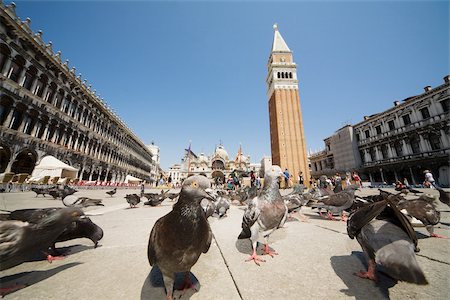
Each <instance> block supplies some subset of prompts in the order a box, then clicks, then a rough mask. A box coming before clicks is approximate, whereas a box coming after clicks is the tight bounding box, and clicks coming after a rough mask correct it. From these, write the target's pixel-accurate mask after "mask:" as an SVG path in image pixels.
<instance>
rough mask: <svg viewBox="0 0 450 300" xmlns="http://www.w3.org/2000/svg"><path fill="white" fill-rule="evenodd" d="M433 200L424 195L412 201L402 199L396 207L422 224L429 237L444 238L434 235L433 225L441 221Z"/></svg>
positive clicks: (431, 197)
mask: <svg viewBox="0 0 450 300" xmlns="http://www.w3.org/2000/svg"><path fill="white" fill-rule="evenodd" d="M434 200H435V198H434V197H433V196H432V195H429V194H424V195H421V196H420V197H419V198H417V199H413V200H406V199H402V200H400V201H398V203H396V205H397V208H398V209H399V210H400V211H402V210H405V211H406V213H407V214H408V215H410V216H412V217H414V218H416V219H417V220H419V221H420V222H422V224H423V225H424V226H425V228H426V229H427V231H428V232H429V233H430V236H431V237H436V238H446V237H445V236H442V235H439V234H435V233H434V225H436V224H438V223H439V221H440V219H441V214H440V212H439V211H438V210H437V209H436V206H435V205H434V204H433V201H434Z"/></svg>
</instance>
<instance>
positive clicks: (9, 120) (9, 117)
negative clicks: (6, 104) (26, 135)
mask: <svg viewBox="0 0 450 300" xmlns="http://www.w3.org/2000/svg"><path fill="white" fill-rule="evenodd" d="M15 111H16V107H15V106H14V105H13V106H11V109H10V110H9V113H8V115H7V116H6V119H5V122H3V125H4V126H6V127H8V128H10V125H11V121H12V118H13V116H14V112H15Z"/></svg>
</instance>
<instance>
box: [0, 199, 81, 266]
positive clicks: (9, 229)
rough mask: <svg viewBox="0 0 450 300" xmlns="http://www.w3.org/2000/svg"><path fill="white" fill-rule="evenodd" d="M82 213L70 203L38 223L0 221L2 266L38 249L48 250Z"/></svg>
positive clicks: (27, 255) (31, 256)
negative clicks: (67, 206) (68, 206)
mask: <svg viewBox="0 0 450 300" xmlns="http://www.w3.org/2000/svg"><path fill="white" fill-rule="evenodd" d="M82 215H83V212H82V211H81V210H80V209H79V208H72V207H70V208H62V209H57V210H54V211H51V212H50V213H49V214H48V215H47V216H45V217H43V218H41V219H40V220H38V222H37V223H28V222H22V221H16V220H11V221H2V222H0V270H2V271H3V270H6V269H9V268H12V267H15V266H17V265H20V264H22V263H23V262H26V261H28V260H29V259H32V258H33V256H34V255H35V254H36V253H37V252H39V251H42V252H46V251H47V250H48V248H49V247H50V246H51V245H53V243H54V242H55V240H56V239H57V238H58V236H59V235H61V233H62V232H63V231H64V230H65V228H66V227H67V226H68V225H69V224H71V223H72V222H74V221H75V220H77V219H78V218H79V217H80V216H82ZM47 258H48V259H50V255H49V256H48V257H47Z"/></svg>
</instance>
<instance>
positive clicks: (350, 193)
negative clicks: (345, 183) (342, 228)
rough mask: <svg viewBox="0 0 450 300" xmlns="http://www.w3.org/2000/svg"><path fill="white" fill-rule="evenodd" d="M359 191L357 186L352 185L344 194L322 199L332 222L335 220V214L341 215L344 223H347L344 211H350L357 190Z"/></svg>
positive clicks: (340, 193)
mask: <svg viewBox="0 0 450 300" xmlns="http://www.w3.org/2000/svg"><path fill="white" fill-rule="evenodd" d="M357 189H358V187H357V186H355V185H351V186H349V187H348V188H346V189H345V190H343V191H342V192H338V193H336V194H331V195H329V196H325V197H322V198H321V199H320V202H322V203H323V204H324V205H325V207H326V209H327V215H328V218H329V219H330V220H334V218H333V212H334V213H340V214H341V220H342V221H347V219H346V217H345V215H344V210H346V209H349V208H350V207H351V206H352V205H353V203H354V202H355V190H357Z"/></svg>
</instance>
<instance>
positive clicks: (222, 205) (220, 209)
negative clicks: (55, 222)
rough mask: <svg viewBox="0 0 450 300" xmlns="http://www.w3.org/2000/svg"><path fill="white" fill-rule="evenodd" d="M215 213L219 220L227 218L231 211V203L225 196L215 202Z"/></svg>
mask: <svg viewBox="0 0 450 300" xmlns="http://www.w3.org/2000/svg"><path fill="white" fill-rule="evenodd" d="M215 206H216V207H215V208H216V209H215V213H216V214H217V215H218V217H219V219H220V218H222V217H226V214H227V211H228V210H229V209H230V202H229V201H228V200H227V199H226V198H225V197H224V196H218V197H217V198H216V201H215Z"/></svg>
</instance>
